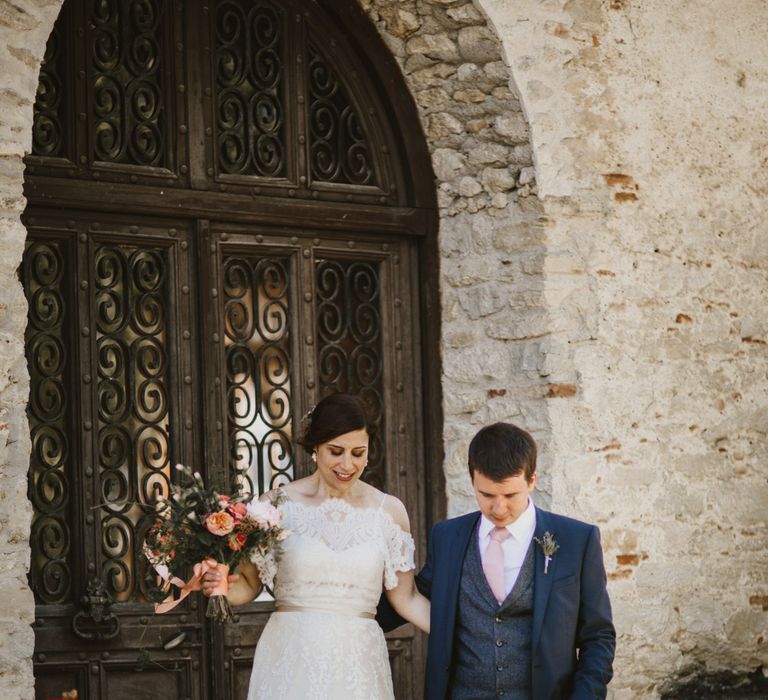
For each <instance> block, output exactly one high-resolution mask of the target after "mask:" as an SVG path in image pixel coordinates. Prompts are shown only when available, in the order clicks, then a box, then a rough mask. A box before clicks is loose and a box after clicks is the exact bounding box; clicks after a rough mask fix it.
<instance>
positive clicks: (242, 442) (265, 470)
mask: <svg viewBox="0 0 768 700" xmlns="http://www.w3.org/2000/svg"><path fill="white" fill-rule="evenodd" d="M288 269H289V268H288V262H287V260H285V259H283V258H260V259H256V258H250V257H230V258H227V259H226V260H225V262H224V275H223V279H224V298H225V301H224V324H225V325H224V327H225V336H226V341H225V343H226V348H227V350H226V367H227V407H228V409H227V411H228V424H229V445H230V471H231V476H232V479H233V480H234V482H235V483H236V484H237V485H238V486H239V487H240V488H242V489H243V490H244V491H246V492H248V493H252V492H257V493H263V492H264V491H266V490H268V489H270V488H273V487H274V486H276V485H278V484H280V483H283V482H285V481H289V480H290V479H291V478H292V475H293V448H292V445H291V436H292V423H291V356H290V344H289V341H290V338H289V320H290V319H289V306H288V303H289V296H288V294H289V273H288Z"/></svg>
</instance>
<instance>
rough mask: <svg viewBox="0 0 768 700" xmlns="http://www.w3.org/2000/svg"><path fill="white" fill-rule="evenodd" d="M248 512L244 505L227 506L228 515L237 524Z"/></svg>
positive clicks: (233, 504)
mask: <svg viewBox="0 0 768 700" xmlns="http://www.w3.org/2000/svg"><path fill="white" fill-rule="evenodd" d="M247 512H248V510H247V508H246V507H245V505H244V504H243V503H230V504H229V505H228V506H227V513H229V514H230V515H231V516H232V517H233V518H234V519H235V521H237V522H240V521H241V520H242V519H243V518H244V517H245V516H246V513H247Z"/></svg>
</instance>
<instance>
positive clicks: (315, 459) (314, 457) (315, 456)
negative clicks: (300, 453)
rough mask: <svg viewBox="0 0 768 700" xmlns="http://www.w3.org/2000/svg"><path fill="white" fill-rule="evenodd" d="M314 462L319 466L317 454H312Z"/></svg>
mask: <svg viewBox="0 0 768 700" xmlns="http://www.w3.org/2000/svg"><path fill="white" fill-rule="evenodd" d="M312 461H313V462H314V463H315V464H317V452H313V453H312Z"/></svg>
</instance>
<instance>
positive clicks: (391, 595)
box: [385, 496, 430, 633]
mask: <svg viewBox="0 0 768 700" xmlns="http://www.w3.org/2000/svg"><path fill="white" fill-rule="evenodd" d="M385 509H386V511H387V513H389V515H390V516H392V519H393V520H394V521H395V524H396V525H397V526H398V527H399V528H400V529H401V530H402V531H403V533H408V539H409V541H411V543H412V540H410V532H411V525H410V522H409V521H408V512H407V511H406V510H405V506H404V505H403V504H402V502H401V501H400V500H398V499H397V498H395V497H394V496H388V497H387V499H386V501H385ZM412 565H413V563H412V561H411V566H412ZM414 573H415V572H414V570H413V569H411V570H410V571H400V570H398V571H397V586H396V587H394V588H389V589H388V590H386V591H385V592H386V596H387V600H388V601H389V603H390V605H391V606H392V607H393V608H394V609H395V610H396V611H397V613H398V614H399V615H400V617H403V618H405V619H406V620H408V622H412V623H413V624H414V625H416V627H418V628H419V629H420V630H423V631H424V632H427V633H429V611H430V603H429V600H428V599H427V598H425V597H424V596H423V595H422V594H421V593H419V590H418V588H416V577H415V575H414Z"/></svg>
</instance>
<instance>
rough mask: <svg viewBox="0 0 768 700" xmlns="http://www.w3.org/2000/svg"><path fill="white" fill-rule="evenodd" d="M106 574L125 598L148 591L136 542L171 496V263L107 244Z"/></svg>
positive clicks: (102, 448)
mask: <svg viewBox="0 0 768 700" xmlns="http://www.w3.org/2000/svg"><path fill="white" fill-rule="evenodd" d="M94 277H95V280H96V285H95V286H96V292H95V293H96V299H95V309H96V328H97V338H96V352H97V355H96V357H97V367H98V386H97V393H96V396H97V408H98V434H97V435H98V440H97V447H98V453H97V459H98V464H99V485H100V493H99V498H100V502H101V503H102V506H101V507H100V512H101V521H100V522H101V550H102V551H101V553H102V575H103V577H104V580H105V581H106V586H107V590H108V592H109V593H110V594H111V595H112V596H114V597H115V599H117V600H128V599H130V598H131V597H132V595H133V594H134V592H135V588H136V587H137V585H138V586H143V585H144V583H143V579H144V576H143V575H142V564H143V562H142V560H141V558H140V556H139V555H138V553H139V552H140V549H141V548H140V546H139V542H140V540H141V536H140V534H141V532H142V531H143V528H144V527H145V525H146V521H147V520H148V519H151V517H152V513H153V506H154V503H155V499H156V497H157V496H158V495H164V496H167V495H168V494H169V490H170V478H171V477H170V432H169V431H170V408H169V401H168V371H169V369H168V356H167V342H168V340H167V331H166V313H167V312H166V309H167V303H168V301H167V298H168V294H167V290H166V282H167V279H166V278H167V261H166V258H165V255H164V254H163V252H162V251H160V250H155V249H151V248H136V247H132V246H110V245H103V246H101V247H100V248H99V249H98V250H97V251H96V256H95V260H94Z"/></svg>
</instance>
